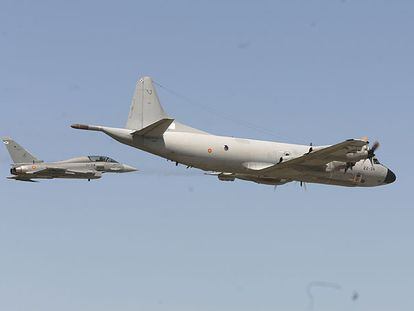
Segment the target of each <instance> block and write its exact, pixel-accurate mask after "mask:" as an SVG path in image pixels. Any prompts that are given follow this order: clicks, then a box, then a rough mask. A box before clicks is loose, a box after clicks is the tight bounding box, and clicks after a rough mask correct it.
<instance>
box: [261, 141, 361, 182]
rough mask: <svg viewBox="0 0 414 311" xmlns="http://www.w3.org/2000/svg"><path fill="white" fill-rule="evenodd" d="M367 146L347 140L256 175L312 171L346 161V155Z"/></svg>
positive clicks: (266, 169) (279, 164) (276, 165)
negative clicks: (301, 170)
mask: <svg viewBox="0 0 414 311" xmlns="http://www.w3.org/2000/svg"><path fill="white" fill-rule="evenodd" d="M367 144H368V142H367V141H365V140H360V139H348V140H346V141H344V142H341V143H339V144H335V145H332V146H329V147H322V148H319V149H317V150H314V151H311V152H309V153H305V154H304V155H302V156H299V157H297V158H293V159H290V160H287V161H285V162H281V163H278V164H275V165H273V166H271V167H269V168H265V169H262V170H260V171H258V173H260V175H263V176H272V175H275V174H278V173H282V172H283V171H286V170H300V169H303V168H305V169H306V168H308V169H312V168H318V167H321V166H324V165H325V164H327V163H329V162H332V161H347V154H349V153H356V152H359V151H361V149H362V148H363V147H364V146H366V145H367ZM315 149H316V148H315Z"/></svg>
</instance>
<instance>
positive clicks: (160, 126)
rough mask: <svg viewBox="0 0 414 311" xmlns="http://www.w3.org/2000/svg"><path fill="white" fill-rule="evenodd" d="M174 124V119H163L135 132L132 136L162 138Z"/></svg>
mask: <svg viewBox="0 0 414 311" xmlns="http://www.w3.org/2000/svg"><path fill="white" fill-rule="evenodd" d="M173 122H174V119H161V120H159V121H157V122H155V123H152V124H150V125H148V126H147V127H144V128H143V129H140V130H136V131H133V132H132V133H131V134H132V135H134V136H145V137H162V135H163V134H164V133H165V131H166V130H167V129H168V128H169V126H170V125H171V124H172V123H173Z"/></svg>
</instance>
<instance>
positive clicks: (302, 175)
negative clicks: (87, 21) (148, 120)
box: [100, 127, 388, 187]
mask: <svg viewBox="0 0 414 311" xmlns="http://www.w3.org/2000/svg"><path fill="white" fill-rule="evenodd" d="M100 130H101V131H103V132H104V133H106V134H108V135H109V136H111V137H112V138H114V139H116V140H118V141H119V142H122V143H124V144H127V145H130V146H132V147H135V148H138V149H141V150H144V151H146V152H149V153H152V154H155V155H158V156H160V157H163V158H166V159H168V160H171V161H175V162H178V163H180V164H184V165H187V166H190V167H195V168H199V169H202V170H205V171H213V172H223V173H229V174H230V173H231V174H236V175H239V176H240V177H238V176H236V178H240V179H245V180H251V181H255V182H260V183H266V184H282V183H285V182H289V181H303V182H311V183H321V184H331V185H340V186H363V187H370V186H371V187H372V186H379V185H382V184H384V180H385V177H386V175H387V170H388V169H387V168H386V167H385V166H383V165H381V164H373V165H371V163H370V161H369V160H361V161H359V162H357V163H356V164H355V166H354V167H353V168H352V169H348V170H347V171H346V172H345V169H344V168H341V169H335V163H333V162H331V163H329V164H328V165H326V167H325V168H324V169H323V170H312V169H306V168H304V169H301V170H298V171H293V172H292V173H289V176H277V177H274V176H273V177H272V178H270V179H266V181H265V182H261V181H257V179H258V178H261V177H265V176H260V173H259V172H258V171H257V170H258V169H261V168H265V167H267V166H271V165H275V164H277V163H278V162H279V161H280V159H281V157H282V158H283V161H286V160H288V159H289V158H295V157H298V156H302V155H303V154H305V153H307V152H308V151H309V148H310V147H309V146H305V145H295V144H286V143H279V142H270V141H260V140H253V139H244V138H234V137H226V136H216V135H211V134H202V133H188V132H176V131H167V132H165V133H164V135H163V137H162V138H144V137H142V136H132V135H131V132H132V131H131V130H127V129H118V128H108V127H100ZM226 146H227V147H226ZM324 147H326V146H324ZM227 148H228V149H227ZM319 148H322V147H313V150H317V149H319ZM226 149H227V150H226ZM342 164H344V163H342ZM252 168H253V169H252ZM254 168H256V169H254Z"/></svg>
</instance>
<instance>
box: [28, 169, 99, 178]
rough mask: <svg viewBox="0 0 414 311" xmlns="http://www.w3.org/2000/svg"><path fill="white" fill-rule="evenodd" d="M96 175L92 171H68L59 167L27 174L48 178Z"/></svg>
mask: <svg viewBox="0 0 414 311" xmlns="http://www.w3.org/2000/svg"><path fill="white" fill-rule="evenodd" d="M96 173H97V172H96V171H93V170H70V169H65V168H60V167H43V168H39V169H38V170H34V171H30V172H28V173H27V174H28V175H36V174H41V175H50V176H55V175H81V176H82V175H83V176H88V175H95V174H96Z"/></svg>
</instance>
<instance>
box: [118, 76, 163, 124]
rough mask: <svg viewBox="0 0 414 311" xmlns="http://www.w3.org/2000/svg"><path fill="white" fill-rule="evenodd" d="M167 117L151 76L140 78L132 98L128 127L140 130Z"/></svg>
mask: <svg viewBox="0 0 414 311" xmlns="http://www.w3.org/2000/svg"><path fill="white" fill-rule="evenodd" d="M165 118H168V116H167V114H166V113H165V112H164V110H163V109H162V107H161V105H160V101H159V99H158V96H157V92H156V90H155V88H154V86H153V84H152V80H151V78H150V77H143V78H141V79H139V80H138V82H137V84H136V88H135V93H134V97H133V98H132V103H131V108H130V111H129V115H128V120H127V123H126V128H127V129H131V130H140V129H142V128H144V127H147V126H148V125H150V124H153V123H155V122H157V121H159V120H161V119H165Z"/></svg>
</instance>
